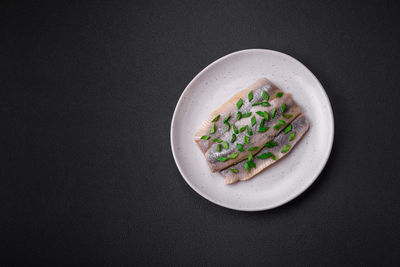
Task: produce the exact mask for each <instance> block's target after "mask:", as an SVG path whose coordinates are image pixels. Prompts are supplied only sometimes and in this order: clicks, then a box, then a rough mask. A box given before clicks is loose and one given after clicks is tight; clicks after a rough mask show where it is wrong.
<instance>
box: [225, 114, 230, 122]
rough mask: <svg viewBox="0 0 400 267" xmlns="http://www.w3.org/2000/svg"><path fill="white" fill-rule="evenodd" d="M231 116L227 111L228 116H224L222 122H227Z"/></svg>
mask: <svg viewBox="0 0 400 267" xmlns="http://www.w3.org/2000/svg"><path fill="white" fill-rule="evenodd" d="M230 118H231V113H230V112H229V114H228V116H226V117H225V118H224V123H225V122H227V121H228V120H229V119H230Z"/></svg>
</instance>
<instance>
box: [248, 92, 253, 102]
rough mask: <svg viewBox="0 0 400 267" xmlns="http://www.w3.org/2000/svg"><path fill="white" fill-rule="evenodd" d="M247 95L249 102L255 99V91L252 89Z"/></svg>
mask: <svg viewBox="0 0 400 267" xmlns="http://www.w3.org/2000/svg"><path fill="white" fill-rule="evenodd" d="M247 97H248V98H249V102H250V101H251V100H253V91H250V92H249V94H248V95H247Z"/></svg>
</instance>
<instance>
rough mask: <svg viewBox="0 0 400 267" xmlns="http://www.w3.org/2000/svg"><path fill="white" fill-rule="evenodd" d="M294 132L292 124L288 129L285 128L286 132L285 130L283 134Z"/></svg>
mask: <svg viewBox="0 0 400 267" xmlns="http://www.w3.org/2000/svg"><path fill="white" fill-rule="evenodd" d="M291 130H292V125H291V124H290V125H289V126H288V127H286V128H285V130H283V132H284V133H285V134H287V133H288V132H290V131H291Z"/></svg>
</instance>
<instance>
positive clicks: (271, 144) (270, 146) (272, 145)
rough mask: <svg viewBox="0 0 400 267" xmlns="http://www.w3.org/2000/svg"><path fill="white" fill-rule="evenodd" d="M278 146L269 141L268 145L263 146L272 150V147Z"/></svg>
mask: <svg viewBox="0 0 400 267" xmlns="http://www.w3.org/2000/svg"><path fill="white" fill-rule="evenodd" d="M277 145H278V144H277V143H275V142H274V141H269V142H268V143H266V144H265V145H264V146H265V147H268V148H273V147H274V146H277Z"/></svg>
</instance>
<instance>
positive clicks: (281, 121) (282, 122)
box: [278, 120, 286, 125]
mask: <svg viewBox="0 0 400 267" xmlns="http://www.w3.org/2000/svg"><path fill="white" fill-rule="evenodd" d="M278 122H279V124H282V125H286V122H285V121H283V120H278Z"/></svg>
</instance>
